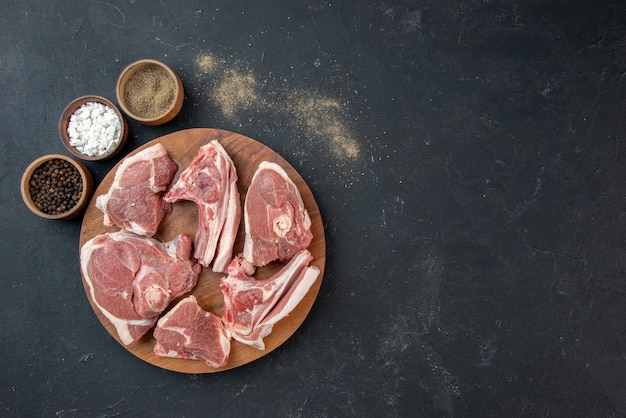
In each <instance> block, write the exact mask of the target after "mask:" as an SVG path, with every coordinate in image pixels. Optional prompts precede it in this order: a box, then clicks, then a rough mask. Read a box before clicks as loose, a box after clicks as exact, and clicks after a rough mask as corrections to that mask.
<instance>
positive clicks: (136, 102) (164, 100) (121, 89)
mask: <svg viewBox="0 0 626 418" xmlns="http://www.w3.org/2000/svg"><path fill="white" fill-rule="evenodd" d="M155 71H159V72H164V73H165V74H166V75H167V76H168V77H169V81H170V83H169V84H170V87H171V88H172V90H173V92H171V94H165V92H164V91H160V90H159V89H158V88H159V87H161V83H160V82H156V81H155V80H154V79H150V78H149V77H148V75H149V73H152V76H154V72H155ZM141 76H144V77H143V79H142V77H141ZM129 81H130V82H129ZM140 86H142V87H140ZM115 93H116V95H117V102H118V103H119V104H120V107H121V108H122V110H123V111H124V113H126V114H127V115H128V116H129V117H131V118H133V119H134V120H136V121H137V122H139V123H142V124H144V125H161V124H164V123H166V122H169V121H170V120H172V119H174V117H175V116H176V115H178V113H179V112H180V109H181V108H182V107H183V99H184V97H185V92H184V90H183V83H182V82H181V81H180V78H179V77H178V75H177V74H176V73H175V72H174V71H172V70H171V69H170V68H169V67H168V66H167V65H165V64H164V63H162V62H160V61H156V60H152V59H142V60H139V61H135V62H133V63H132V64H130V65H128V66H127V67H126V68H125V69H124V70H123V71H122V72H121V73H120V76H119V78H118V79H117V86H116V89H115ZM144 107H150V109H148V108H144ZM159 108H160V109H159ZM157 109H159V110H161V111H160V112H158V113H155V112H156V110H157Z"/></svg>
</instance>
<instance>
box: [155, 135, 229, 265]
mask: <svg viewBox="0 0 626 418" xmlns="http://www.w3.org/2000/svg"><path fill="white" fill-rule="evenodd" d="M178 200H190V201H192V202H194V203H195V204H196V206H197V208H198V229H197V230H196V236H195V240H194V242H195V251H194V257H195V258H196V259H197V260H198V261H199V262H200V264H202V265H203V266H204V267H208V266H209V264H210V263H211V262H213V271H216V272H224V271H226V267H227V266H228V263H229V262H230V260H231V258H232V254H233V245H234V243H235V238H236V236H237V230H238V229H239V222H240V220H241V201H240V197H239V191H238V190H237V171H236V169H235V165H234V164H233V161H232V160H231V158H230V156H229V155H228V153H227V152H226V150H225V149H224V148H223V147H222V145H220V143H219V142H218V141H217V140H213V141H211V142H209V143H208V144H206V145H204V146H202V147H201V148H200V150H199V151H198V153H197V154H196V156H195V158H194V159H193V160H192V161H191V163H190V164H189V165H188V166H187V168H185V170H184V171H183V172H182V173H180V176H179V177H178V180H177V181H176V183H175V184H174V185H173V186H172V187H171V188H170V189H169V190H168V191H167V193H166V194H165V201H167V202H176V201H178Z"/></svg>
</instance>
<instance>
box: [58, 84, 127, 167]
mask: <svg viewBox="0 0 626 418" xmlns="http://www.w3.org/2000/svg"><path fill="white" fill-rule="evenodd" d="M86 103H100V104H103V105H105V106H107V107H109V108H111V109H113V111H114V112H115V114H116V115H117V117H118V118H119V119H120V124H121V132H120V142H119V143H118V145H117V147H116V148H115V149H112V150H111V151H110V152H109V153H108V154H105V155H101V156H89V155H86V154H83V153H82V152H80V151H79V150H78V149H76V148H75V147H73V146H72V145H70V136H69V134H68V133H67V127H68V126H69V123H70V117H71V116H72V115H73V114H74V112H76V110H78V109H79V108H80V107H81V106H82V105H84V104H86ZM59 135H61V140H62V141H63V145H65V148H67V150H68V151H69V152H71V153H72V154H73V155H75V156H77V157H78V158H81V159H83V160H87V161H100V160H106V159H109V158H111V157H113V156H115V155H117V154H118V153H119V152H120V151H121V149H122V148H124V145H125V144H126V139H127V138H128V122H127V121H126V118H125V117H124V115H122V112H120V110H119V109H118V108H117V106H115V104H113V102H111V101H110V100H108V99H106V98H104V97H102V96H82V97H79V98H77V99H75V100H73V101H72V102H71V103H70V104H68V105H67V106H66V107H65V110H63V113H62V114H61V118H60V119H59Z"/></svg>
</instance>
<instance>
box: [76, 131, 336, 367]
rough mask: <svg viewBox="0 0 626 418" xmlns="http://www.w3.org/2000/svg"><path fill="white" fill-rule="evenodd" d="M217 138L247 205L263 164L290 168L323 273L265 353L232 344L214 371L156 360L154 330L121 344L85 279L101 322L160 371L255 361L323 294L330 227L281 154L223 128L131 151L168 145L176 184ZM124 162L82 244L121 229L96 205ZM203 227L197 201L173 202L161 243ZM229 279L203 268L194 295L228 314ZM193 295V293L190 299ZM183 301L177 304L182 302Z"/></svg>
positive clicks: (92, 211)
mask: <svg viewBox="0 0 626 418" xmlns="http://www.w3.org/2000/svg"><path fill="white" fill-rule="evenodd" d="M213 139H217V140H218V141H219V142H220V143H221V144H222V146H223V147H224V148H225V149H226V151H227V152H228V153H229V155H230V156H231V158H232V159H233V162H234V163H235V166H236V168H237V175H238V177H239V180H238V182H237V184H238V188H239V192H240V193H241V201H242V205H243V202H244V199H245V196H246V191H247V189H248V186H249V185H250V181H251V180H252V175H253V174H254V172H255V171H256V169H257V167H258V165H259V164H260V163H261V162H262V161H271V162H275V163H277V164H279V165H280V166H281V167H283V168H284V169H285V171H286V172H287V174H288V175H289V176H290V177H291V179H292V180H293V181H294V183H295V184H296V185H297V186H298V189H299V190H300V193H301V195H302V200H303V201H304V205H305V208H306V209H307V210H308V212H309V216H310V217H311V223H312V226H311V231H312V232H313V241H312V242H311V244H310V246H309V251H311V254H312V255H313V257H314V259H313V261H312V263H311V264H312V265H315V266H317V267H318V268H319V269H320V275H319V276H318V278H317V280H316V282H315V283H314V285H313V286H312V287H311V289H310V290H309V291H308V293H307V295H306V296H305V297H304V299H303V300H302V302H300V304H299V305H298V306H297V307H296V308H295V309H294V310H293V311H292V312H291V314H290V315H289V316H288V317H286V318H284V319H283V320H281V321H280V322H279V323H278V324H276V325H275V326H274V329H273V331H272V333H271V334H270V335H269V336H267V337H266V338H265V340H264V341H265V346H266V348H265V350H257V349H255V348H252V347H249V346H247V345H244V344H241V343H239V342H238V341H235V340H232V341H231V352H230V358H229V361H228V364H227V365H226V366H224V367H222V368H218V369H214V368H211V367H208V366H207V365H206V364H204V362H202V361H198V360H185V359H172V358H164V357H158V356H156V355H155V354H154V353H153V351H152V349H153V347H154V343H155V340H154V338H153V337H152V331H150V332H148V333H147V334H146V335H145V336H144V337H143V338H142V339H140V340H139V341H137V342H135V343H132V344H130V345H128V346H125V345H124V344H122V342H121V341H120V339H119V337H118V335H117V332H116V331H115V328H114V327H113V325H112V324H111V323H110V322H109V320H108V319H107V318H106V317H104V315H103V314H102V313H101V312H100V310H99V309H98V308H97V307H96V306H95V304H94V302H93V300H92V299H91V294H90V292H89V288H88V286H87V284H86V282H85V279H84V277H83V286H84V288H85V293H86V295H87V298H88V299H89V303H90V304H91V307H92V308H93V310H94V312H95V314H96V315H97V317H98V319H99V320H100V322H101V323H102V325H103V326H104V327H105V328H106V330H107V331H108V332H109V333H110V334H111V335H112V336H113V337H114V338H115V339H116V340H117V341H118V342H119V343H120V344H121V345H122V346H123V347H125V348H126V349H127V350H128V351H130V352H131V353H132V354H134V355H135V356H137V357H139V358H140V359H142V360H145V361H146V362H148V363H150V364H153V365H155V366H157V367H161V368H164V369H168V370H173V371H177V372H181V373H212V372H219V371H223V370H228V369H232V368H234V367H238V366H241V365H244V364H247V363H249V362H251V361H254V360H256V359H258V358H260V357H262V356H264V355H266V354H267V353H269V352H271V351H272V350H274V349H275V348H276V347H278V346H280V345H281V344H282V343H284V342H285V341H286V340H287V339H288V338H289V337H290V336H291V335H293V333H294V332H295V331H296V330H297V329H298V327H299V326H300V325H301V324H302V322H303V321H304V320H305V318H306V317H307V315H308V313H309V311H310V310H311V307H312V306H313V303H314V301H315V299H316V297H317V294H318V292H319V288H320V285H321V282H322V278H323V275H324V266H325V261H326V241H325V237H324V228H323V223H322V219H321V216H320V212H319V208H318V206H317V203H316V201H315V198H314V196H313V194H312V193H311V190H310V189H309V187H308V186H307V184H306V182H305V181H304V179H302V177H301V176H300V174H299V173H298V172H297V171H296V170H295V169H294V168H293V167H292V166H291V165H290V164H289V163H288V162H287V161H286V160H285V159H284V158H282V157H281V156H280V155H279V154H278V153H276V152H275V151H273V150H272V149H271V148H269V147H267V146H265V145H263V144H261V143H260V142H258V141H255V140H254V139H251V138H248V137H245V136H243V135H239V134H237V133H233V132H228V131H224V130H219V129H210V128H196V129H187V130H183V131H178V132H174V133H171V134H168V135H165V136H162V137H160V138H157V139H155V140H153V141H151V142H149V143H147V144H145V145H143V146H141V147H139V148H138V149H136V150H134V151H133V152H131V153H130V154H129V155H134V154H135V153H137V152H139V151H140V150H142V149H145V148H147V147H149V146H152V145H154V144H155V143H160V144H162V145H163V146H164V147H165V148H166V149H167V151H168V153H169V155H170V157H171V158H172V159H173V160H174V161H175V162H176V163H177V164H178V166H179V170H178V173H177V174H176V177H175V178H174V180H173V181H176V179H177V178H178V174H179V173H180V172H181V171H182V170H183V169H184V168H185V167H187V165H188V164H189V162H190V161H191V160H192V159H193V157H194V156H195V155H196V153H197V151H198V149H199V148H200V147H201V146H202V145H204V144H206V143H208V142H209V141H211V140H213ZM120 164H121V161H120V163H118V164H117V165H116V166H115V167H113V169H112V170H111V171H110V172H109V173H108V174H107V175H106V176H105V178H104V179H103V180H102V182H101V183H100V185H99V186H98V188H97V190H96V192H95V193H94V195H93V197H92V199H91V202H90V203H89V206H88V207H87V210H86V211H85V215H84V219H83V223H82V226H81V231H80V246H81V247H82V245H83V244H84V243H85V242H87V241H88V240H89V239H91V238H93V237H95V236H96V235H99V234H102V233H105V232H115V231H117V230H118V229H117V228H115V227H106V226H104V225H103V215H102V212H100V210H98V209H97V208H96V207H95V201H96V197H97V196H99V195H101V194H104V193H106V192H107V191H108V190H109V187H110V186H111V183H112V182H113V178H114V176H115V172H116V170H117V168H118V167H119V165H120ZM197 225H198V220H197V210H196V206H195V204H194V203H192V202H186V201H183V202H177V203H174V204H173V210H172V213H170V214H169V215H166V216H165V218H164V219H163V221H162V222H161V224H160V226H159V231H158V232H157V234H156V236H155V238H157V239H159V240H161V241H168V240H170V239H172V238H174V237H175V236H176V235H178V234H179V233H181V232H182V233H185V234H187V235H189V236H190V237H192V238H193V237H194V236H195V231H196V227H197ZM243 240H244V229H243V221H242V222H241V225H240V227H239V232H238V235H237V240H236V242H235V248H234V254H237V253H239V252H241V251H242V250H243ZM281 267H282V264H281V263H279V262H274V263H272V264H270V265H268V266H265V267H263V268H260V269H258V270H257V273H256V275H255V278H257V279H263V278H266V277H269V276H270V275H272V274H273V273H275V272H276V271H278V270H279V269H280V268H281ZM223 276H224V274H222V273H214V272H213V271H211V270H210V268H209V269H203V271H202V274H201V275H200V278H199V280H198V285H197V286H196V287H195V288H194V290H193V291H192V292H191V293H192V294H193V295H195V296H196V298H197V299H198V303H199V304H200V305H201V306H202V307H203V308H204V309H206V310H208V311H210V312H213V313H214V314H216V315H218V316H221V315H222V313H223V296H222V292H221V291H220V287H219V281H220V279H221V278H222V277H223ZM184 296H187V295H184ZM184 296H181V297H180V298H178V299H177V300H176V301H178V300H179V299H181V298H182V297H184ZM176 301H173V302H172V304H170V307H171V306H173V305H174V303H175V302H176Z"/></svg>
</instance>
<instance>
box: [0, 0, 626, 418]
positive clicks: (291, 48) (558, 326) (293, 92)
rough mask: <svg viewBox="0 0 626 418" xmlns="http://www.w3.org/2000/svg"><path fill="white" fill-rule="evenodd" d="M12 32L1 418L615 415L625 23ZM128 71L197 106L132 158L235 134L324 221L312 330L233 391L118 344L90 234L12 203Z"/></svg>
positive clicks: (106, 8)
mask: <svg viewBox="0 0 626 418" xmlns="http://www.w3.org/2000/svg"><path fill="white" fill-rule="evenodd" d="M0 23H1V25H0V27H1V28H2V29H0V87H1V88H2V102H1V103H2V104H1V105H0V106H1V107H0V110H1V112H0V114H2V122H3V127H2V134H1V137H2V141H1V142H0V151H1V152H0V160H1V162H2V164H1V165H0V212H1V213H2V214H3V220H2V235H3V239H2V244H0V245H1V248H0V253H2V258H3V263H2V265H3V269H2V273H1V275H0V285H1V288H2V292H1V294H0V357H1V358H2V363H3V366H2V372H1V373H0V376H1V377H0V415H3V416H58V417H83V416H116V415H122V416H140V415H146V414H147V415H152V416H164V417H165V416H174V415H178V416H206V415H208V414H210V415H226V416H251V415H261V416H385V415H386V416H410V415H414V414H417V415H419V416H541V417H547V416H550V417H572V416H581V417H583V416H584V417H590V416H594V417H595V416H624V415H626V299H625V297H626V294H625V285H624V283H625V268H626V255H625V252H624V244H625V238H624V236H625V235H624V233H625V232H626V216H625V214H626V178H625V176H624V165H625V163H626V148H625V146H626V145H625V141H626V118H625V117H624V112H625V109H624V104H625V101H626V76H625V74H626V7H624V3H623V2H618V1H614V2H611V1H560V0H559V1H547V0H542V1H526V2H511V1H458V2H452V1H415V2H409V1H394V0H389V1H367V2H350V1H337V2H330V1H329V2H326V1H301V2H297V1H290V2H280V1H266V2H253V1H247V2H228V1H216V2H200V1H180V2H165V1H162V2H150V1H142V0H131V1H108V2H103V1H84V2H69V1H68V2H58V1H50V2H36V1H21V2H9V4H8V5H4V7H3V12H2V14H0ZM138 58H155V59H160V60H162V61H164V62H166V63H167V64H169V65H170V66H171V67H172V68H173V69H174V70H175V71H177V72H178V74H179V75H180V77H181V79H182V81H183V84H184V85H185V88H186V92H187V94H186V99H185V103H184V106H183V110H182V112H181V114H180V115H179V116H178V117H177V118H176V119H175V120H174V121H172V122H171V123H169V124H166V125H163V126H160V127H145V126H141V125H138V124H136V123H133V122H131V123H130V129H131V134H130V137H129V141H128V145H127V150H132V149H134V148H135V147H137V146H139V145H141V144H143V143H145V142H147V141H149V140H151V139H154V138H156V137H158V136H160V135H163V134H165V133H169V132H173V131H176V130H180V129H185V128H192V127H218V128H222V129H227V130H232V131H236V132H239V133H242V134H244V135H247V136H250V137H252V138H255V139H257V140H259V141H260V142H262V143H264V144H266V145H268V146H270V147H272V148H273V149H275V150H276V151H278V152H280V153H281V155H283V156H284V157H285V158H286V159H287V160H289V161H290V162H291V163H292V165H293V166H294V167H296V168H297V169H298V170H299V171H300V173H301V174H302V176H303V177H304V178H305V179H306V180H307V182H308V183H309V185H310V187H311V189H312V191H313V193H314V194H315V196H316V198H317V201H318V204H319V206H320V210H321V212H322V216H323V217H324V224H325V228H326V234H327V245H328V257H327V268H326V274H325V278H324V282H323V284H322V289H321V291H320V295H319V298H318V300H317V301H316V304H315V305H314V307H313V310H312V312H311V314H310V316H309V317H308V318H307V320H306V321H305V323H304V325H303V326H302V327H301V329H300V330H299V331H298V332H297V333H296V334H295V335H294V337H293V338H291V339H290V340H289V341H288V342H287V343H286V344H284V345H283V346H282V347H280V348H279V349H278V350H276V351H275V352H273V353H271V354H270V355H268V356H266V357H264V358H262V359H260V360H257V361H255V362H253V363H251V364H248V365H246V366H243V367H241V368H238V369H235V370H231V371H228V372H225V373H219V374H212V375H192V376H189V375H182V374H177V373H172V372H168V371H164V370H160V369H157V368H155V367H153V366H151V365H149V364H147V363H144V362H142V361H141V360H139V359H137V358H135V357H133V356H132V355H130V354H129V353H128V352H127V351H126V350H125V349H124V348H122V347H120V346H119V345H118V344H117V342H115V340H114V339H113V338H112V337H110V336H109V335H108V334H107V333H106V331H105V330H104V328H103V327H102V326H101V325H100V323H99V322H98V321H97V319H96V316H95V314H94V313H93V311H92V310H91V308H90V306H89V304H88V302H87V298H86V297H85V294H84V291H83V287H82V284H81V281H80V272H79V266H78V235H79V230H80V220H76V221H71V222H53V221H46V220H43V219H39V218H36V217H35V216H34V215H31V214H30V212H28V211H27V209H26V207H25V206H24V205H23V203H22V202H21V199H20V196H19V178H20V176H21V172H22V171H23V169H24V168H25V167H26V166H27V164H28V163H30V161H32V160H33V159H35V158H36V157H39V156H40V155H43V154H46V153H53V152H61V153H66V152H65V149H64V148H63V146H62V144H61V141H60V138H59V136H58V133H57V121H58V118H59V116H60V114H61V112H62V110H63V108H64V106H65V105H66V104H67V103H68V102H69V101H71V100H72V99H74V98H76V97H78V96H82V95H86V94H99V95H103V96H105V97H108V98H109V99H112V100H113V101H115V102H116V99H115V82H116V79H117V76H118V74H119V72H120V71H121V70H122V69H123V68H124V67H125V66H126V65H127V64H129V63H130V62H132V61H134V60H135V59H138ZM120 158H121V157H120ZM117 161H118V159H115V160H112V161H108V162H100V163H90V164H88V166H89V168H90V170H91V171H92V173H93V174H94V177H95V178H96V180H97V181H99V180H101V179H102V178H103V177H104V175H105V174H106V173H107V172H108V170H109V169H110V168H111V167H112V166H113V165H114V164H115V163H116V162H117Z"/></svg>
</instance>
